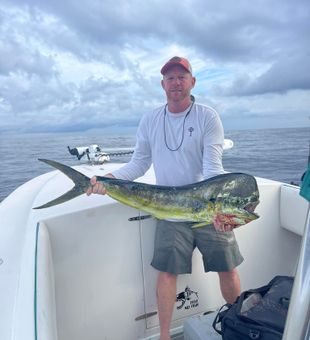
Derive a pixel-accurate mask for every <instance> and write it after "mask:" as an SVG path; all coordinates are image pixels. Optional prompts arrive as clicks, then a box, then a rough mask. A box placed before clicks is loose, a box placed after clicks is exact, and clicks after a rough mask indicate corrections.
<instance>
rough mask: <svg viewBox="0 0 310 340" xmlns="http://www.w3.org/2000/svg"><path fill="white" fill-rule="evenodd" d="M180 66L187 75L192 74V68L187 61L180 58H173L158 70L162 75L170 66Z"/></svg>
mask: <svg viewBox="0 0 310 340" xmlns="http://www.w3.org/2000/svg"><path fill="white" fill-rule="evenodd" d="M175 65H180V66H182V67H183V68H185V70H186V71H187V72H189V73H192V67H191V64H190V63H189V61H188V60H187V59H185V58H181V57H173V58H171V59H170V60H168V61H167V62H166V64H165V65H164V66H163V67H162V69H161V70H160V73H161V74H162V75H164V74H165V73H166V72H167V71H168V69H169V68H170V67H171V66H175Z"/></svg>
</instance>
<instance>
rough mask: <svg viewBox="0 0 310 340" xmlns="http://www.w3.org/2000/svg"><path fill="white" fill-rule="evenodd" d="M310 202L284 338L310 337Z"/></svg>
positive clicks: (287, 339)
mask: <svg viewBox="0 0 310 340" xmlns="http://www.w3.org/2000/svg"><path fill="white" fill-rule="evenodd" d="M309 210H310V204H309V207H308V214H307V219H306V225H305V229H304V235H303V239H302V246H301V250H300V255H299V261H298V266H297V270H296V275H295V280H294V286H293V291H292V296H291V301H290V307H289V310H288V315H287V321H286V326H285V330H284V335H283V338H282V340H291V339H296V340H305V339H310V212H309Z"/></svg>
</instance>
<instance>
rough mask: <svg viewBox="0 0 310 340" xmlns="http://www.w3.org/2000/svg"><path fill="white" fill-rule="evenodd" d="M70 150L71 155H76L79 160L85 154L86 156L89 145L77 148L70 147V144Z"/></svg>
mask: <svg viewBox="0 0 310 340" xmlns="http://www.w3.org/2000/svg"><path fill="white" fill-rule="evenodd" d="M68 150H69V152H70V154H71V155H73V156H76V157H77V158H78V160H80V159H81V158H82V157H83V156H85V155H86V154H87V153H88V152H89V150H88V146H79V147H77V148H72V149H70V146H68Z"/></svg>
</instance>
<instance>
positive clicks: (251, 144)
mask: <svg viewBox="0 0 310 340" xmlns="http://www.w3.org/2000/svg"><path fill="white" fill-rule="evenodd" d="M225 138H230V139H232V140H233V142H234V147H233V148H232V149H230V150H226V151H224V155H223V165H224V168H225V170H227V171H237V172H246V173H249V174H251V175H254V176H259V177H265V178H269V179H274V180H278V181H281V182H285V183H292V182H293V183H295V184H297V185H299V184H300V180H301V176H302V174H303V173H304V172H305V170H306V169H307V165H308V155H309V143H310V127H309V128H291V129H264V130H239V131H237V130H235V131H225ZM91 144H98V145H99V146H100V147H101V148H102V149H103V150H104V151H105V150H107V149H108V150H111V149H117V148H122V147H133V146H134V144H135V136H134V135H124V134H122V135H116V134H115V135H104V134H103V133H98V132H97V133H94V132H93V133H86V132H82V133H44V134H23V135H21V134H19V135H0V154H1V168H0V201H1V200H3V199H4V198H5V197H6V196H8V195H9V194H10V193H11V192H12V191H13V190H15V189H16V188H17V187H18V186H20V185H21V184H23V183H25V182H26V181H28V180H30V179H32V178H33V177H36V176H38V175H40V174H43V173H45V172H48V171H52V168H50V167H49V166H47V165H46V164H44V163H42V162H39V161H38V158H48V159H53V160H57V161H59V162H63V163H65V164H69V165H75V164H78V163H80V162H83V161H85V160H86V159H84V158H82V160H81V161H78V160H77V158H76V157H75V156H72V155H70V154H69V152H68V150H67V146H70V147H71V148H72V147H77V146H89V145H91ZM129 159H130V156H121V157H114V158H113V161H116V162H126V161H128V160H129Z"/></svg>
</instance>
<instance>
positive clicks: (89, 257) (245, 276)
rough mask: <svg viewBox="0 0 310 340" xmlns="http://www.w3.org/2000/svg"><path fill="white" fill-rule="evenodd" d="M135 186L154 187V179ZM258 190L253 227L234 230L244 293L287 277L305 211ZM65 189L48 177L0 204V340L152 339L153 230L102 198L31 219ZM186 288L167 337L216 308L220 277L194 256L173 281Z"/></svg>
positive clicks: (276, 186) (280, 190)
mask: <svg viewBox="0 0 310 340" xmlns="http://www.w3.org/2000/svg"><path fill="white" fill-rule="evenodd" d="M118 166H120V164H117V165H116V164H107V165H105V166H104V169H102V166H79V171H81V172H83V173H85V174H86V175H89V176H92V175H93V174H97V175H102V174H104V173H106V172H109V171H111V170H113V168H115V167H118ZM139 180H140V181H144V182H147V183H153V182H154V175H153V172H152V171H150V172H148V173H147V174H146V175H145V176H144V177H143V178H142V179H139ZM258 185H259V190H260V197H261V203H260V205H259V206H258V207H257V212H258V214H259V215H260V216H261V217H260V218H259V219H258V220H256V221H254V222H252V223H251V224H249V225H247V226H244V227H241V228H239V229H237V230H236V235H237V239H238V242H239V246H240V248H241V252H242V254H243V256H244V258H245V261H244V262H243V263H242V264H241V265H240V267H239V272H240V276H241V281H242V289H243V290H244V289H248V288H254V287H258V286H260V285H263V284H265V283H266V282H268V281H270V279H271V278H273V277H274V276H275V275H294V273H295V267H296V263H297V261H298V256H299V250H300V245H301V235H302V234H303V227H304V223H305V219H306V211H307V203H306V201H305V200H303V199H302V198H301V197H298V189H297V188H296V187H293V186H288V185H283V184H281V183H279V182H275V181H269V180H264V179H258ZM71 186H72V183H71V182H70V181H69V180H68V179H67V178H66V177H65V176H64V175H62V174H60V173H59V172H57V171H54V172H51V173H47V174H45V175H42V176H40V177H37V178H35V179H34V180H32V181H31V182H28V183H26V184H25V185H24V186H22V187H20V188H19V189H18V190H17V191H15V192H14V193H12V194H11V195H10V196H9V197H8V198H7V199H6V200H4V201H3V202H2V203H1V204H0V215H1V228H0V249H1V254H0V257H1V259H2V263H1V261H0V275H1V279H0V287H1V288H2V289H0V300H1V305H2V308H1V311H0V329H1V339H4V340H8V339H10V340H17V339H23V340H30V339H31V340H33V339H44V340H50V339H51V340H52V339H53V340H56V339H59V340H70V339H74V340H85V339H89V340H97V339H98V340H99V339H113V340H117V339H120V340H123V339H129V340H130V339H155V338H158V333H159V328H158V317H157V315H156V313H155V312H156V311H157V307H156V290H155V282H156V275H157V273H156V271H155V270H154V269H153V268H152V267H151V266H150V261H151V258H152V253H153V239H154V230H155V223H154V220H153V219H149V220H141V221H135V222H129V221H128V218H129V217H133V216H137V215H139V211H137V210H135V209H132V208H129V207H127V206H124V205H122V204H120V203H117V202H115V201H113V200H112V199H111V198H109V197H108V196H101V195H92V196H90V197H87V196H86V195H83V196H80V197H78V198H76V199H74V200H72V201H70V202H67V203H64V204H61V205H59V206H55V207H52V208H48V209H43V210H32V209H31V208H32V207H33V206H38V205H40V204H43V203H45V202H47V201H49V200H51V199H53V198H55V197H58V196H59V195H60V194H62V193H64V192H65V191H66V190H68V189H69V188H70V187H71ZM290 191H292V193H289V194H288V192H290ZM296 193H297V196H296ZM286 195H288V198H285V197H286ZM294 195H295V196H294ZM292 197H293V199H292ZM290 199H292V202H293V203H294V204H296V201H297V204H296V206H298V207H301V212H300V213H298V215H296V216H295V218H293V220H292V221H291V220H289V221H288V218H285V213H288V214H293V215H294V213H295V211H296V210H295V208H294V204H293V206H292V205H291V203H290V204H287V202H290ZM290 216H291V215H290ZM292 224H293V225H292ZM288 229H290V230H288ZM186 287H188V288H189V289H190V291H192V293H193V294H192V295H191V296H188V299H185V302H184V301H182V300H180V301H178V302H176V307H175V311H174V315H173V322H172V333H178V332H179V331H181V330H182V324H183V321H184V320H185V319H186V318H187V317H189V316H191V315H195V314H199V313H202V312H205V311H209V310H215V309H216V308H218V307H219V306H221V305H222V304H223V303H224V301H223V299H222V297H221V294H220V291H219V285H218V277H217V275H216V274H215V273H208V274H205V273H204V272H203V266H202V261H201V257H200V254H199V252H198V251H197V252H196V251H195V253H194V256H193V274H192V275H181V276H179V278H178V283H177V292H178V293H184V292H185V289H186ZM196 293H197V294H196ZM183 302H184V303H183ZM182 304H183V305H182ZM181 305H182V307H181V308H179V309H178V307H180V306H181ZM143 315H149V317H147V318H143ZM137 318H138V320H136V319H137ZM300 340H301V339H300Z"/></svg>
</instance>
